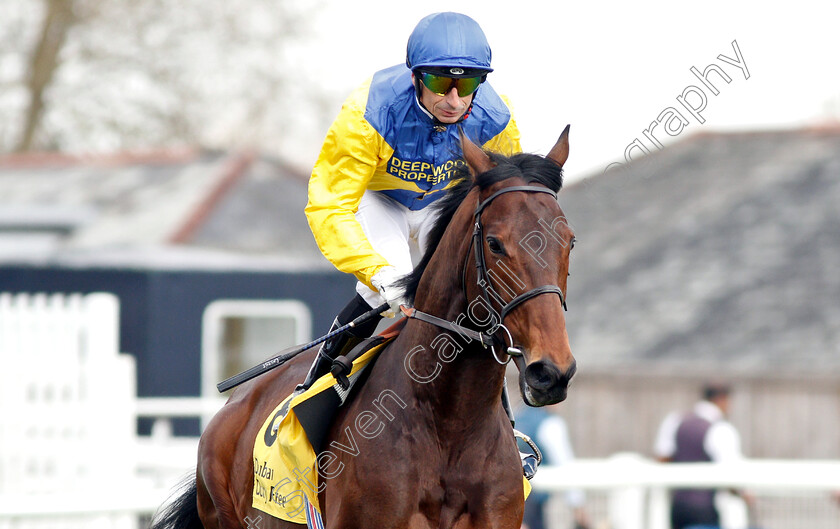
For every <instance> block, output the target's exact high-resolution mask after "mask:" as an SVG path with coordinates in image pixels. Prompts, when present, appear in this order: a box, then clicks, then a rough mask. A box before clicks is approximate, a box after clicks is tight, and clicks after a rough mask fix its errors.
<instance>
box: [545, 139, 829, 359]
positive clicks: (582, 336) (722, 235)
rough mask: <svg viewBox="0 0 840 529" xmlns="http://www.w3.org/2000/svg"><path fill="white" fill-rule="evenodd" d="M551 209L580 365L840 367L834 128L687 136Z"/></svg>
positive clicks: (590, 181) (573, 189) (578, 187)
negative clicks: (566, 260) (565, 224)
mask: <svg viewBox="0 0 840 529" xmlns="http://www.w3.org/2000/svg"><path fill="white" fill-rule="evenodd" d="M560 203H561V206H562V207H563V209H564V211H565V213H566V215H567V217H568V219H569V223H570V224H571V225H572V227H573V228H574V230H575V233H576V236H577V240H578V242H577V245H576V247H575V250H574V251H573V253H572V263H571V277H570V280H569V292H568V300H569V312H568V313H567V317H568V326H569V335H570V337H571V342H572V348H573V351H574V352H575V356H576V357H577V358H578V361H579V363H580V364H581V367H584V366H586V365H590V366H613V367H616V366H621V365H627V366H628V367H629V366H635V367H638V366H639V365H640V364H641V365H647V366H651V367H653V366H658V367H661V366H663V365H664V366H671V367H674V368H680V369H684V368H686V367H689V368H690V367H691V366H698V367H700V366H703V367H706V368H708V367H709V366H713V367H715V368H718V369H720V370H722V374H725V373H726V372H729V371H738V370H749V371H754V370H766V371H784V370H801V371H814V372H816V371H819V372H826V371H833V372H836V373H840V301H838V300H840V273H838V270H840V130H837V129H824V130H794V131H777V132H753V133H715V134H699V135H695V136H693V137H689V138H688V139H686V140H684V141H681V142H678V143H676V144H674V145H672V146H669V147H666V148H665V149H664V150H662V151H660V152H655V153H653V154H650V155H648V156H645V157H643V158H641V159H639V160H636V161H633V162H632V163H630V164H627V165H625V166H623V167H620V168H617V169H613V170H609V171H607V172H606V173H604V174H598V175H594V176H592V177H590V178H587V179H585V180H583V181H580V182H578V183H575V184H574V185H569V186H568V187H567V188H566V189H564V190H563V191H562V192H561V194H560Z"/></svg>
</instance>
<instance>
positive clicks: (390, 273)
mask: <svg viewBox="0 0 840 529" xmlns="http://www.w3.org/2000/svg"><path fill="white" fill-rule="evenodd" d="M402 278H403V275H402V274H400V273H399V272H397V269H396V268H394V267H393V266H384V267H382V268H380V269H379V271H378V272H376V273H375V274H373V277H372V278H370V282H371V283H372V284H373V286H375V287H376V289H377V290H378V291H379V295H380V296H382V299H384V300H385V302H386V303H388V305H389V306H390V307H391V310H389V311H387V312H383V313H382V315H383V316H385V317H386V318H393V317H394V316H395V315H397V314H399V313H400V305H405V306H406V307H408V306H410V305H409V303H408V300H407V299H406V298H405V294H404V290H403V288H402V287H401V286H399V285H398V284H397V283H398V282H399V280H400V279H402Z"/></svg>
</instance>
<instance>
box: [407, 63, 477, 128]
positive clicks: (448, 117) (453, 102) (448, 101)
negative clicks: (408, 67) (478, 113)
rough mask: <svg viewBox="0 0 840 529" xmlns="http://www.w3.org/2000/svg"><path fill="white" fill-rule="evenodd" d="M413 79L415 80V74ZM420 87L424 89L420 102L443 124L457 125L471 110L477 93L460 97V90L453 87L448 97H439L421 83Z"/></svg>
mask: <svg viewBox="0 0 840 529" xmlns="http://www.w3.org/2000/svg"><path fill="white" fill-rule="evenodd" d="M411 77H412V80H414V75H413V74H412V76H411ZM420 86H422V87H423V93H422V94H421V95H420V102H421V103H423V106H424V107H426V110H428V111H429V112H431V113H432V115H433V116H434V117H436V118H438V120H439V121H440V122H441V123H456V122H457V121H458V120H459V119H461V116H463V115H464V114H465V113H466V112H467V109H468V108H470V103H471V102H472V98H473V96H474V95H475V92H473V93H472V94H470V95H468V96H464V97H460V96H458V90H457V89H456V88H455V87H454V86H453V87H452V89H451V90H449V92H447V94H446V95H443V96H439V95H437V94H436V93H434V92H432V91H431V90H429V89H428V88H426V85H424V84H423V83H420Z"/></svg>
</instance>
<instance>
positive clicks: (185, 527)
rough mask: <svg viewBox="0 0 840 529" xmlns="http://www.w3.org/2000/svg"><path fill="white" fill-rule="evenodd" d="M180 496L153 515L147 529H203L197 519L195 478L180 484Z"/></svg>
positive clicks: (199, 520)
mask: <svg viewBox="0 0 840 529" xmlns="http://www.w3.org/2000/svg"><path fill="white" fill-rule="evenodd" d="M179 489H183V492H181V495H180V496H178V497H177V498H175V499H174V500H172V501H171V502H170V503H169V505H167V506H166V507H165V508H164V509H163V510H162V511H159V512H158V513H157V514H155V517H154V518H153V519H152V523H151V525H149V529H203V527H204V526H203V525H201V519H200V518H199V517H198V501H197V498H198V489H197V487H196V483H195V476H189V477H187V478H186V479H185V480H184V481H182V482H181V484H180V486H179Z"/></svg>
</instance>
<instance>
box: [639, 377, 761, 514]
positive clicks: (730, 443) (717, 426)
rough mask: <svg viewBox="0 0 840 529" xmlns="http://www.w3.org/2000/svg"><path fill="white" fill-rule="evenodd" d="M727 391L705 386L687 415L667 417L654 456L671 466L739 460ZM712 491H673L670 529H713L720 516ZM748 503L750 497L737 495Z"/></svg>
mask: <svg viewBox="0 0 840 529" xmlns="http://www.w3.org/2000/svg"><path fill="white" fill-rule="evenodd" d="M729 394H730V388H729V386H727V385H725V384H719V383H710V384H706V385H705V387H704V388H703V391H702V400H700V401H699V402H697V403H696V404H695V405H694V407H693V408H692V410H691V411H689V412H688V413H672V414H669V415H668V416H667V417H666V418H665V420H663V421H662V424H661V425H660V427H659V431H658V433H657V436H656V442H655V445H654V453H655V455H656V457H657V459H658V460H659V461H664V462H674V463H689V462H704V461H706V462H711V461H715V462H726V461H735V460H738V459H743V457H744V456H743V454H742V452H741V436H740V434H739V433H738V430H736V429H735V427H734V426H733V425H732V423H730V422H729V421H728V420H727V416H728V413H729ZM715 494H716V491H715V490H714V489H677V490H674V491H673V494H672V497H671V527H672V528H673V529H688V528H701V527H702V528H713V527H714V528H717V527H720V514H719V513H718V510H717V507H716V506H715ZM741 495H742V497H743V498H744V499H745V500H746V501H747V502H748V503H750V500H751V497H750V496H749V495H747V494H741Z"/></svg>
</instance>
